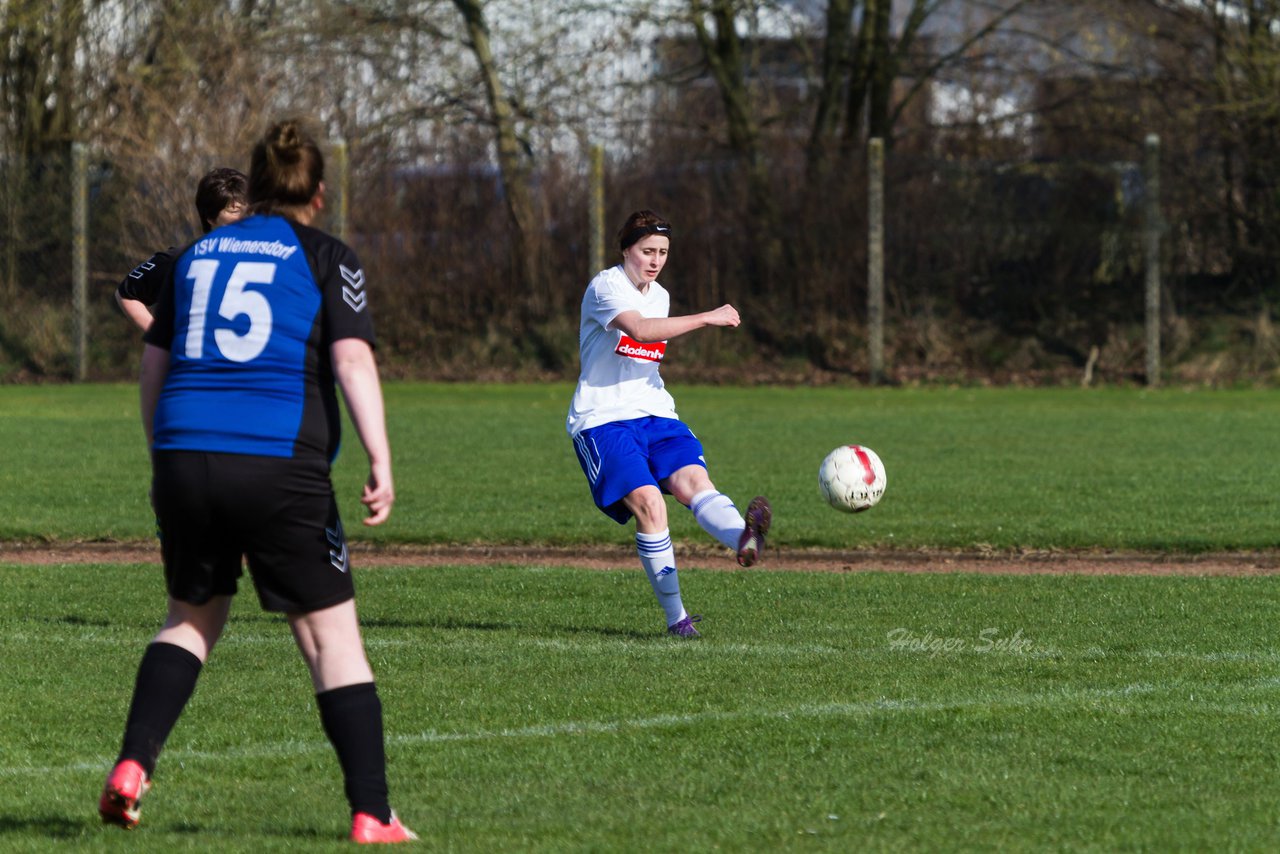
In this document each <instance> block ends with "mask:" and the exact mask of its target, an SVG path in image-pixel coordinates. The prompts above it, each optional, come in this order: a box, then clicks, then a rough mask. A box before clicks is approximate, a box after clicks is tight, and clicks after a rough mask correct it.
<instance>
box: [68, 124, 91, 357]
mask: <svg viewBox="0 0 1280 854" xmlns="http://www.w3.org/2000/svg"><path fill="white" fill-rule="evenodd" d="M88 237H89V157H88V154H87V152H86V151H85V146H84V143H82V142H75V143H72V144H71V309H72V313H73V315H74V325H75V337H76V368H75V378H76V381H77V382H84V379H85V377H86V376H88V373H89V364H88V363H89V317H88V315H89V300H88V294H89V239H88Z"/></svg>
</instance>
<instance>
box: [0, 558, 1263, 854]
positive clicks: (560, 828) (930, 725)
mask: <svg viewBox="0 0 1280 854" xmlns="http://www.w3.org/2000/svg"><path fill="white" fill-rule="evenodd" d="M357 571H358V572H359V575H358V581H359V584H360V589H361V594H360V596H361V599H360V609H361V613H362V617H363V621H364V625H365V637H366V641H367V644H368V648H369V653H370V656H371V658H372V660H373V662H374V666H375V669H376V670H377V672H378V675H379V681H380V692H381V694H382V697H383V702H384V706H385V709H386V720H387V732H388V742H389V745H388V750H389V756H390V782H391V787H392V796H393V797H392V800H393V803H394V804H395V806H396V807H397V809H398V810H399V811H400V812H401V814H402V816H403V817H404V818H405V820H406V821H407V822H408V823H409V824H410V826H412V827H413V828H414V829H415V830H417V831H418V833H419V834H420V835H421V836H422V837H423V839H424V841H425V843H426V845H425V846H423V847H424V850H447V851H459V852H469V851H476V852H492V851H515V850H518V851H546V852H564V851H669V850H693V851H706V850H713V849H718V850H726V851H774V850H793V851H833V852H835V851H840V852H844V851H855V850H856V851H901V850H919V851H937V850H991V849H1003V850H1015V851H1016V850H1097V851H1114V850H1257V851H1264V850H1269V849H1271V848H1272V847H1273V845H1274V840H1275V833H1276V815H1277V814H1278V812H1280V795H1278V794H1277V793H1278V792H1280V765H1277V763H1276V762H1275V756H1276V754H1277V753H1280V724H1277V720H1280V717H1278V716H1277V714H1276V712H1277V709H1278V707H1280V678H1278V674H1280V656H1278V655H1277V653H1276V652H1275V650H1274V642H1273V641H1274V626H1273V623H1274V619H1273V617H1272V615H1273V614H1274V613H1275V611H1276V609H1277V607H1280V593H1278V590H1277V586H1276V584H1275V582H1274V580H1272V579H1268V578H1221V577H1212V578H1209V577H1205V578H1154V577H1129V578H1099V577H1064V576H1057V577H1055V576H1029V577H992V576H968V575H899V574H893V573H874V572H873V573H861V574H820V573H800V572H797V573H785V574H776V573H769V572H765V571H748V572H737V573H729V572H715V571H709V570H701V571H699V570H685V571H683V572H682V576H683V582H684V588H685V593H686V599H687V600H688V601H689V603H690V604H691V605H694V606H695V607H696V608H697V609H698V610H699V611H701V612H702V613H704V614H706V615H707V620H706V621H705V622H704V623H703V624H702V625H703V628H704V629H705V636H704V638H703V639H702V640H701V641H698V642H693V643H687V642H686V643H681V642H678V641H672V640H668V639H666V638H665V637H663V636H662V635H661V624H660V612H659V611H658V609H657V607H656V606H655V605H654V604H653V601H652V596H651V594H650V592H649V590H648V585H647V583H646V582H645V579H644V577H643V576H642V574H641V573H640V571H639V570H638V569H635V570H627V571H621V570H620V571H612V572H593V571H587V570H566V569H559V568H555V567H540V566H526V567H510V566H506V567H491V568H483V569H478V568H452V567H446V568H433V569H415V568H394V569H392V568H387V569H376V570H365V571H359V570H357ZM159 575H160V574H159V570H158V568H156V567H145V566H52V567H45V568H32V567H13V566H10V567H4V566H0V583H2V584H3V585H4V589H5V596H4V597H2V598H0V655H3V660H4V661H5V662H6V666H5V667H4V668H2V669H0V745H3V748H0V750H2V753H0V779H3V781H4V784H5V786H4V788H5V791H6V792H7V798H6V804H5V808H4V810H3V818H0V847H3V848H4V850H7V851H35V850H46V849H48V848H50V847H52V846H53V845H54V844H55V843H56V844H57V846H58V847H59V850H67V849H71V850H90V849H91V850H126V849H127V850H131V851H162V850H164V851H167V850H173V849H181V850H214V849H216V850H221V851H245V852H249V851H254V852H257V851H267V850H293V849H295V848H298V847H304V848H305V849H306V850H326V849H332V850H343V849H344V848H345V845H344V844H343V843H342V842H341V837H342V834H343V833H344V832H345V830H346V825H345V820H344V816H345V804H344V801H343V798H342V793H341V785H340V780H339V774H338V771H337V766H336V762H335V761H334V759H333V757H332V754H331V751H330V749H329V747H328V746H327V743H326V742H325V740H324V738H323V736H322V734H321V731H320V726H319V722H318V718H317V714H316V711H315V708H314V702H313V699H312V697H311V695H310V691H309V682H308V680H307V677H306V675H305V669H304V668H303V666H302V663H301V660H300V658H299V657H298V655H297V653H296V652H295V651H294V649H293V646H292V643H291V641H290V640H289V637H288V630H287V628H286V626H285V625H284V623H283V622H281V621H280V620H279V619H278V618H276V617H273V616H270V615H265V614H262V613H260V612H259V611H258V610H257V606H256V603H255V602H254V601H253V597H252V595H251V594H250V595H247V596H243V597H241V599H239V600H238V601H237V606H236V609H235V610H234V611H233V615H232V621H231V624H230V626H229V629H228V632H227V635H226V637H225V639H224V641H223V642H222V644H221V645H220V646H219V647H218V648H217V649H216V650H215V652H214V656H213V658H212V660H211V662H210V664H209V665H208V666H207V667H206V669H205V672H204V674H203V675H202V678H201V683H200V686H199V688H198V689H197V692H196V695H195V697H194V698H193V700H192V702H191V705H190V706H189V708H188V709H187V711H186V713H185V715H184V717H183V718H182V719H181V721H180V722H179V724H178V727H177V729H176V730H175V732H174V734H173V736H172V738H171V739H170V742H169V745H168V747H167V749H166V752H165V754H164V756H163V757H162V760H161V765H160V768H159V770H158V772H157V777H156V788H155V790H154V791H153V792H152V794H151V795H150V796H149V797H148V799H147V800H146V802H145V808H144V811H143V827H142V828H140V829H139V830H138V831H137V832H134V833H132V834H125V833H123V832H121V831H118V830H117V829H115V828H103V827H101V826H100V825H99V824H98V823H97V819H96V815H95V812H94V807H95V803H96V797H97V794H98V791H99V788H100V786H101V783H102V778H103V775H104V774H105V772H106V769H107V766H108V765H109V764H110V762H111V759H112V758H113V756H114V753H115V750H116V749H117V747H118V743H119V735H120V729H121V726H122V723H123V718H124V714H125V711H126V707H127V704H128V698H129V694H130V690H131V687H132V679H133V671H134V668H135V667H136V662H137V659H138V656H139V655H140V653H141V651H142V647H143V645H144V644H145V642H146V640H147V638H148V637H149V636H150V634H151V633H152V632H153V631H154V629H155V628H156V626H157V622H158V619H159V617H160V609H161V601H162V591H161V586H160V585H161V582H160V577H159ZM103 591H110V595H104V593H103ZM991 641H1001V642H1003V643H1002V644H1001V645H998V646H995V648H993V644H992V643H990V642H991ZM895 642H898V644H897V645H895ZM18 662H23V664H21V665H18V664H17V663H18Z"/></svg>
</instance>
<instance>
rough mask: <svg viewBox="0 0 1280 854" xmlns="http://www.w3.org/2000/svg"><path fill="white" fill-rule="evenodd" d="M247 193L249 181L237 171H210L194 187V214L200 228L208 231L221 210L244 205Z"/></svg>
mask: <svg viewBox="0 0 1280 854" xmlns="http://www.w3.org/2000/svg"><path fill="white" fill-rule="evenodd" d="M248 191H249V179H248V178H246V177H245V175H244V173H243V172H241V171H240V170H239V169H232V168H231V167H229V166H219V167H218V168H217V169H210V170H209V171H208V172H207V173H206V174H205V176H204V177H203V178H201V179H200V183H199V184H198V185H197V186H196V213H198V214H199V215H200V226H201V228H203V229H204V230H205V231H206V232H208V231H210V230H211V229H212V228H213V221H214V220H215V219H217V218H218V214H220V213H222V212H223V210H225V209H226V208H227V207H229V206H230V205H233V204H235V203H237V202H239V203H240V204H242V205H243V204H246V203H247V201H248V196H247V194H248Z"/></svg>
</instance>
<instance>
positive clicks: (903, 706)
mask: <svg viewBox="0 0 1280 854" xmlns="http://www.w3.org/2000/svg"><path fill="white" fill-rule="evenodd" d="M1185 687H1186V686H1183V685H1166V686H1160V685H1152V684H1150V683H1146V682H1139V683H1134V684H1131V685H1124V686H1121V687H1119V688H1097V689H1087V690H1082V691H1048V692H1042V693H1037V694H1010V695H1007V696H1004V697H994V698H983V699H978V698H971V697H961V698H958V699H954V700H930V701H919V700H910V699H890V698H886V699H880V700H866V701H862V702H856V703H821V704H806V705H800V706H793V707H790V708H786V709H763V708H754V709H740V710H737V711H722V712H717V711H710V712H695V713H691V714H684V715H655V716H653V717H648V718H623V719H620V720H612V721H565V722H564V723H558V724H540V725H536V726H527V727H516V728H510V729H496V730H486V729H479V730H472V731H469V732H436V731H434V730H430V731H427V732H420V733H410V734H403V735H392V736H389V737H388V739H387V741H388V743H389V744H396V745H425V744H448V743H457V742H485V741H497V740H502V739H521V738H554V737H557V736H590V735H611V734H615V733H624V732H629V731H643V730H649V729H659V728H662V727H680V726H689V725H692V724H699V723H705V722H722V721H750V720H757V721H788V720H791V719H792V718H822V717H834V718H866V717H873V716H875V715H878V714H918V713H921V712H938V711H946V710H950V709H971V708H993V709H995V708H1028V707H1045V708H1053V707H1063V706H1070V705H1072V704H1076V703H1096V702H1100V701H1107V700H1125V699H1128V698H1131V697H1142V696H1147V695H1151V694H1157V693H1160V692H1162V691H1181V690H1184V689H1185ZM1234 687H1236V688H1238V689H1244V690H1260V689H1275V688H1278V687H1280V678H1277V677H1268V678H1266V679H1259V680H1256V681H1254V682H1250V683H1246V684H1242V685H1237V686H1234ZM1227 707H1228V706H1227V705H1226V704H1220V703H1219V704H1215V708H1219V709H1223V708H1227ZM1240 708H1241V709H1248V710H1252V709H1257V708H1260V707H1259V706H1257V705H1251V706H1247V707H1240ZM1268 708H1269V707H1268ZM1246 713H1247V712H1246ZM331 749H332V748H331V747H330V745H329V743H328V742H327V741H288V742H277V743H274V744H258V745H253V746H250V747H246V748H242V749H235V750H222V751H203V750H186V749H182V748H175V749H172V750H167V751H165V754H164V756H165V760H166V761H167V762H189V761H198V760H203V759H209V760H214V761H225V760H227V759H263V758H271V757H289V756H303V755H309V754H312V753H322V752H328V751H329V750H331ZM111 761H112V759H111V757H107V756H102V757H99V758H97V759H92V760H87V761H81V762H74V763H69V764H66V765H60V766H43V767H37V766H32V765H6V766H0V778H5V777H29V776H36V775H50V774H70V773H74V774H79V773H82V772H87V771H94V772H102V773H105V772H106V770H107V769H108V767H109V766H110V764H111Z"/></svg>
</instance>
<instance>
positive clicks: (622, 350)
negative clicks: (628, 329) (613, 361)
mask: <svg viewBox="0 0 1280 854" xmlns="http://www.w3.org/2000/svg"><path fill="white" fill-rule="evenodd" d="M613 352H615V353H617V354H618V355H619V356H628V357H630V358H632V359H643V360H644V361H646V362H661V361H662V360H663V358H665V357H666V355H667V342H666V341H655V342H654V343H652V344H641V343H640V342H639V341H636V340H635V339H633V338H632V337H631V336H629V335H623V336H622V339H621V340H620V341H618V346H617V347H615V348H614V350H613Z"/></svg>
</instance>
